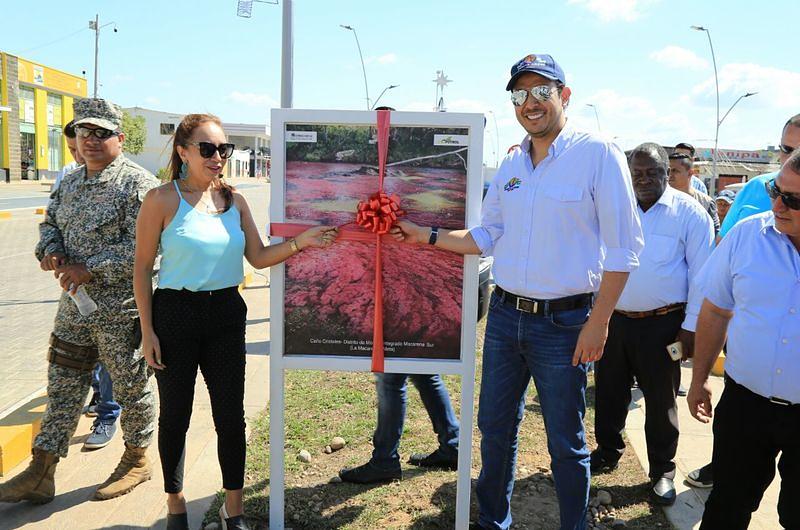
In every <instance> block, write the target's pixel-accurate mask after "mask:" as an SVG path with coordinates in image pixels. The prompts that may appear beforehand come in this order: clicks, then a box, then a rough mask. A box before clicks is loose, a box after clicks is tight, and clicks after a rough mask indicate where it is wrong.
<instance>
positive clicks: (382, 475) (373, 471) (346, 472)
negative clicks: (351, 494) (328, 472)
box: [339, 462, 403, 484]
mask: <svg viewBox="0 0 800 530" xmlns="http://www.w3.org/2000/svg"><path fill="white" fill-rule="evenodd" d="M339 478H340V479H342V482H352V483H353V484H380V483H382V482H392V481H393V480H402V478H403V471H402V470H401V469H400V468H399V467H397V468H395V469H381V468H379V467H377V466H375V465H374V464H373V463H372V462H367V463H366V464H364V465H361V466H358V467H346V468H344V469H342V470H341V471H339Z"/></svg>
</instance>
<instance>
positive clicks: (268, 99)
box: [225, 90, 280, 108]
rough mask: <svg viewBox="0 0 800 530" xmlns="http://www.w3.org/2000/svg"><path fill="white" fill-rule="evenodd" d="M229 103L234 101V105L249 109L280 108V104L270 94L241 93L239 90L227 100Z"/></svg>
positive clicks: (229, 95)
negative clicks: (237, 104) (244, 106)
mask: <svg viewBox="0 0 800 530" xmlns="http://www.w3.org/2000/svg"><path fill="white" fill-rule="evenodd" d="M225 99H226V100H228V101H232V102H233V103H239V104H240V105H246V106H248V107H262V108H263V107H279V106H280V103H278V102H277V101H276V100H275V99H274V98H273V97H272V96H270V95H269V94H259V93H255V92H239V91H238V90H234V91H233V92H231V93H230V94H228V96H226V98H225Z"/></svg>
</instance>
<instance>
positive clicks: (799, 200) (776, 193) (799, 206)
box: [764, 179, 800, 210]
mask: <svg viewBox="0 0 800 530" xmlns="http://www.w3.org/2000/svg"><path fill="white" fill-rule="evenodd" d="M764 185H765V186H766V187H767V195H769V198H770V199H772V200H773V201H774V200H775V199H777V198H778V197H780V199H781V200H782V201H783V204H785V205H786V207H787V208H789V209H790V210H800V197H798V196H797V195H794V194H792V193H786V192H783V191H781V189H780V188H779V187H778V185H777V184H776V183H775V179H772V180H770V181H768V182H765V183H764Z"/></svg>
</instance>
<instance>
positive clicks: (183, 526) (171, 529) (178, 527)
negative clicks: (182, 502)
mask: <svg viewBox="0 0 800 530" xmlns="http://www.w3.org/2000/svg"><path fill="white" fill-rule="evenodd" d="M167 530H189V516H188V515H187V514H186V512H183V513H168V514H167Z"/></svg>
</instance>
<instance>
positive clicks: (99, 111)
mask: <svg viewBox="0 0 800 530" xmlns="http://www.w3.org/2000/svg"><path fill="white" fill-rule="evenodd" d="M72 110H73V112H74V113H75V125H83V124H85V123H88V124H91V125H97V126H98V127H102V128H104V129H108V130H109V131H118V130H120V128H121V127H122V109H121V108H120V107H119V105H115V104H114V103H111V102H110V101H106V100H105V99H100V98H83V99H76V100H75V102H74V103H73V104H72Z"/></svg>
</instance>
